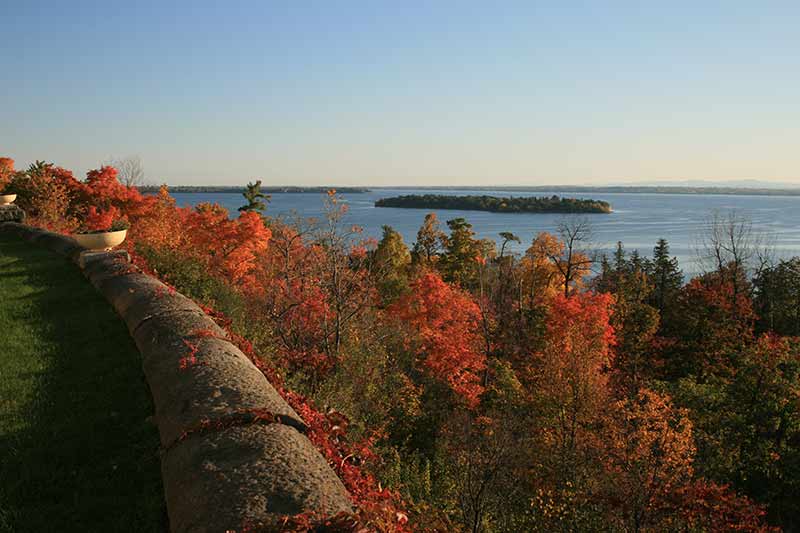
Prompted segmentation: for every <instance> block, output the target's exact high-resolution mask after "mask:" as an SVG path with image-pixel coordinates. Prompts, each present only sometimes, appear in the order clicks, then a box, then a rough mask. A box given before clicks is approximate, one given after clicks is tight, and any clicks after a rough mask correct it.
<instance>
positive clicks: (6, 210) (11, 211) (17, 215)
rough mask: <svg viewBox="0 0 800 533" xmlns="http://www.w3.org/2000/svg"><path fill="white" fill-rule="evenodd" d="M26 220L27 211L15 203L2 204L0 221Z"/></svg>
mask: <svg viewBox="0 0 800 533" xmlns="http://www.w3.org/2000/svg"><path fill="white" fill-rule="evenodd" d="M23 221H25V211H23V210H22V209H20V208H19V206H17V205H14V204H6V205H0V223H2V222H23Z"/></svg>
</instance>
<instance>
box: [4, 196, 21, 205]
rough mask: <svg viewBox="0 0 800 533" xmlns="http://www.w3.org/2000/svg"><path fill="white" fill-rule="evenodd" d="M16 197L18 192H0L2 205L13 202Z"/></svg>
mask: <svg viewBox="0 0 800 533" xmlns="http://www.w3.org/2000/svg"><path fill="white" fill-rule="evenodd" d="M16 199H17V195H16V194H0V205H8V204H13V203H14V200H16Z"/></svg>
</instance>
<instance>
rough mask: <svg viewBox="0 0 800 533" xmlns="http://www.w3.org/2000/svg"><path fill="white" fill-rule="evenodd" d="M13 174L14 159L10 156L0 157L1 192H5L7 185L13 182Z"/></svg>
mask: <svg viewBox="0 0 800 533" xmlns="http://www.w3.org/2000/svg"><path fill="white" fill-rule="evenodd" d="M13 174H14V160H13V159H11V158H10V157H0V194H1V193H3V192H5V189H6V187H7V186H8V185H9V184H10V183H11V176H12V175H13Z"/></svg>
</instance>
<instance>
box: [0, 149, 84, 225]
mask: <svg viewBox="0 0 800 533" xmlns="http://www.w3.org/2000/svg"><path fill="white" fill-rule="evenodd" d="M11 186H12V187H13V189H14V192H15V193H16V194H17V201H16V203H17V205H19V206H20V207H21V208H22V209H23V210H24V211H25V213H26V214H27V217H28V218H27V220H28V222H29V223H30V224H32V225H35V226H41V227H44V228H47V229H50V230H53V231H59V232H67V233H69V232H72V231H74V230H76V229H77V228H78V226H79V221H80V218H81V217H82V215H83V213H82V212H80V210H79V209H78V206H76V196H77V190H78V189H79V187H80V184H79V182H78V181H77V180H76V179H75V178H74V177H73V175H72V172H70V171H68V170H66V169H64V168H61V167H57V166H55V165H54V164H52V163H45V162H44V161H36V162H35V163H32V164H31V165H30V167H29V168H28V169H27V170H26V171H25V172H18V173H16V174H14V175H13V179H12V182H11Z"/></svg>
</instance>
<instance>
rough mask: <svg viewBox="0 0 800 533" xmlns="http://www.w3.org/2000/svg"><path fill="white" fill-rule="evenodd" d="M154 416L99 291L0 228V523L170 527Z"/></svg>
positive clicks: (60, 527) (32, 527) (135, 359)
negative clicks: (152, 419)
mask: <svg viewBox="0 0 800 533" xmlns="http://www.w3.org/2000/svg"><path fill="white" fill-rule="evenodd" d="M152 413H153V407H152V403H151V400H150V394H149V391H148V390H147V385H146V383H145V381H144V377H143V375H142V371H141V362H140V358H139V353H138V352H137V350H136V346H135V345H134V344H133V341H132V340H131V338H130V336H129V335H128V332H127V330H126V329H125V326H124V324H123V323H122V321H121V320H120V319H119V317H117V315H116V314H114V311H113V309H112V308H111V307H110V306H109V305H108V303H107V302H106V301H105V300H104V299H103V297H102V296H101V295H100V294H99V293H97V292H96V291H95V290H94V288H93V287H92V286H91V285H90V284H89V282H88V281H87V280H86V279H84V278H83V276H82V274H81V273H80V272H79V271H78V269H77V267H75V266H74V265H72V264H71V263H70V262H69V261H67V260H66V259H64V258H62V257H61V256H58V255H56V254H54V253H52V252H49V251H47V250H44V249H42V248H38V247H37V246H35V245H31V244H30V243H27V242H24V241H22V240H20V239H18V238H17V237H13V236H10V235H7V234H4V233H0V531H2V532H6V531H37V532H38V531H137V532H138V531H143V532H149V531H165V530H166V529H167V520H166V511H165V506H164V495H163V490H162V486H161V473H160V467H159V457H158V432H157V430H156V428H155V426H154V425H153V424H152V422H151V421H150V420H149V417H150V416H151V415H152Z"/></svg>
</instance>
